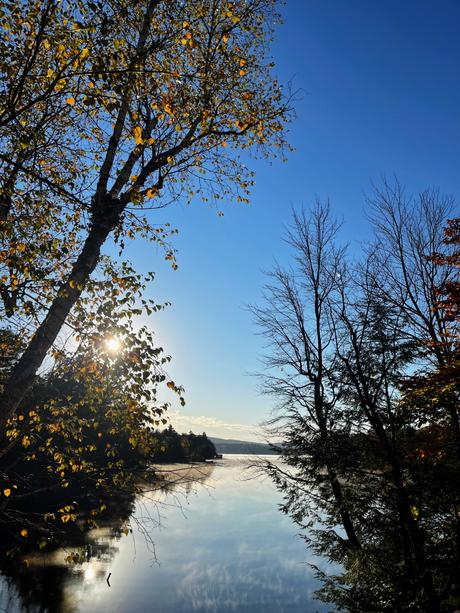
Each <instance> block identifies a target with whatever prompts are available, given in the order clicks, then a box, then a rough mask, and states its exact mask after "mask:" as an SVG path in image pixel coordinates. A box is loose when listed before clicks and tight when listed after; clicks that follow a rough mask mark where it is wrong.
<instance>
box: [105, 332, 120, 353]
mask: <svg viewBox="0 0 460 613" xmlns="http://www.w3.org/2000/svg"><path fill="white" fill-rule="evenodd" d="M104 345H105V348H106V351H108V353H118V352H119V351H120V349H121V342H120V339H118V338H117V337H116V336H110V337H109V338H106V339H105V341H104Z"/></svg>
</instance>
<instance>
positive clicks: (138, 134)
mask: <svg viewBox="0 0 460 613" xmlns="http://www.w3.org/2000/svg"><path fill="white" fill-rule="evenodd" d="M133 136H134V140H135V141H136V145H142V143H143V142H144V140H143V138H142V128H141V127H140V126H134V128H133Z"/></svg>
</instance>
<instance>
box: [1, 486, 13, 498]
mask: <svg viewBox="0 0 460 613" xmlns="http://www.w3.org/2000/svg"><path fill="white" fill-rule="evenodd" d="M3 494H4V495H5V496H6V497H7V498H8V496H11V490H10V488H9V487H7V488H6V489H4V490H3Z"/></svg>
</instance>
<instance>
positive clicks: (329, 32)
mask: <svg viewBox="0 0 460 613" xmlns="http://www.w3.org/2000/svg"><path fill="white" fill-rule="evenodd" d="M282 12H283V15H284V25H283V26H282V27H281V28H279V29H278V31H277V37H276V42H275V45H274V46H273V56H274V59H275V62H276V66H277V68H276V72H277V75H278V76H279V78H280V80H281V81H282V82H284V83H286V82H288V81H290V80H292V81H293V85H294V88H301V89H302V90H303V92H304V93H303V95H302V98H301V99H300V100H299V101H298V102H297V103H296V113H297V119H296V121H295V122H294V123H293V124H292V125H291V128H290V132H291V136H290V142H291V143H292V144H293V145H294V147H295V149H296V151H295V152H294V153H293V154H291V155H289V160H288V162H287V163H286V164H282V163H279V162H274V163H273V164H271V165H270V164H268V163H267V162H261V161H259V162H257V163H255V164H253V167H254V168H255V170H256V172H257V176H256V186H255V189H254V190H253V194H252V199H251V204H250V205H242V204H236V203H231V202H229V203H226V205H225V207H224V210H225V216H224V217H218V216H217V214H216V211H215V210H214V209H211V208H208V207H206V206H204V205H202V204H199V203H198V202H197V203H196V204H192V205H190V206H186V205H181V204H178V205H175V206H174V207H172V208H169V209H166V210H164V211H162V212H159V213H157V215H158V216H159V217H158V221H159V222H161V223H163V222H166V221H169V222H170V223H171V224H173V225H174V226H176V227H177V228H178V229H179V231H180V234H179V236H178V237H177V238H176V240H175V247H176V248H177V249H178V263H179V269H178V270H177V271H175V272H174V271H172V270H171V269H170V268H168V266H167V264H166V263H165V262H163V260H162V256H161V253H159V252H156V251H155V249H152V248H151V247H149V246H145V245H143V244H141V243H139V244H136V245H134V246H133V247H132V248H131V249H130V252H129V254H130V256H131V258H132V260H133V262H134V263H135V265H136V266H137V267H138V268H140V269H143V270H147V269H148V270H156V271H157V279H156V282H155V283H154V284H153V285H152V287H151V290H150V295H151V296H152V297H154V298H155V299H156V300H157V301H160V302H161V301H166V300H169V301H171V302H172V306H171V307H170V308H169V309H168V310H167V311H165V312H164V313H160V314H157V315H156V316H155V317H154V318H152V320H151V325H152V326H153V327H154V328H155V329H156V331H157V334H158V338H159V341H160V344H162V345H163V346H164V347H165V349H166V350H167V351H168V352H169V353H171V354H172V356H173V362H172V365H171V367H170V369H169V372H170V374H171V377H172V378H173V379H174V380H175V381H176V382H177V383H180V384H182V385H183V386H184V387H185V389H186V399H187V405H186V407H185V408H183V409H180V412H179V409H178V407H176V406H174V408H173V413H172V415H173V417H172V421H173V423H174V424H175V425H176V426H177V427H178V429H180V430H188V429H193V430H195V431H203V430H206V432H208V433H209V434H214V435H216V436H223V437H226V438H231V437H233V438H246V439H253V438H254V436H255V431H256V427H255V425H256V424H257V423H259V422H260V421H262V420H263V419H264V418H266V417H267V416H268V414H269V411H270V408H271V402H272V401H271V399H270V398H266V397H262V396H260V395H259V393H258V383H257V380H256V379H255V378H254V377H251V376H249V374H248V373H250V372H254V371H257V370H260V363H259V361H258V359H259V357H260V355H261V354H262V353H263V339H261V338H260V337H258V336H256V335H255V330H254V326H253V324H252V321H251V316H250V314H249V313H248V312H247V311H246V310H245V308H244V306H245V304H247V303H256V302H257V301H259V300H260V294H261V287H262V285H263V282H264V275H263V270H267V269H270V267H271V266H272V265H273V262H274V260H275V259H277V260H279V261H282V262H288V261H289V252H288V249H287V246H286V245H285V244H284V242H283V232H284V227H285V226H286V224H287V223H289V219H290V211H291V208H292V207H301V206H302V205H304V206H308V205H309V204H311V203H312V202H313V201H314V199H315V197H317V196H318V197H321V198H330V200H331V204H332V208H333V210H334V212H336V214H337V215H338V216H342V217H343V218H344V220H345V225H344V229H343V235H344V239H345V240H348V241H351V243H352V244H355V245H358V243H359V241H361V240H365V238H366V236H367V233H368V226H367V222H366V217H365V214H364V207H365V197H364V196H365V193H366V192H369V191H370V186H371V182H372V181H374V182H377V183H378V181H379V180H380V179H381V178H382V176H384V175H386V176H389V177H391V176H392V175H393V174H396V175H397V176H398V178H399V179H400V181H401V182H402V183H403V184H405V185H406V187H407V190H408V192H410V193H414V192H417V191H419V190H422V189H424V188H426V187H428V186H436V187H439V188H440V189H441V190H442V191H443V192H446V193H448V194H451V195H453V196H454V197H455V198H456V200H457V202H458V201H459V200H460V70H459V64H460V36H459V35H458V31H459V27H460V2H458V1H457V0H450V1H449V0H432V1H430V2H429V1H427V0H404V1H403V2H402V1H401V0H380V1H377V0H347V1H346V2H345V1H344V0H305V1H304V0H287V5H286V6H285V7H284V8H283V10H282ZM171 400H173V401H174V398H173V397H171Z"/></svg>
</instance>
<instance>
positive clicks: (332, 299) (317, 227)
mask: <svg viewBox="0 0 460 613" xmlns="http://www.w3.org/2000/svg"><path fill="white" fill-rule="evenodd" d="M385 202H386V201H385ZM438 204H439V203H437V201H435V202H433V201H432V200H430V201H429V202H428V203H427V201H426V200H424V199H422V200H421V201H420V202H419V203H418V206H419V207H420V211H419V208H418V207H417V206H416V205H415V203H412V206H413V209H411V216H409V212H408V210H406V209H404V213H403V212H402V210H400V209H397V212H396V213H395V211H394V210H393V209H392V208H391V207H387V206H386V204H385V206H383V205H382V206H383V212H384V213H385V215H387V217H385V220H388V219H390V220H392V221H394V220H395V219H396V220H399V221H398V222H395V225H394V226H391V227H389V226H386V225H385V224H384V223H383V221H382V225H380V226H378V227H377V229H376V236H377V237H378V241H377V240H376V241H375V243H373V246H374V247H373V250H372V251H370V250H367V252H366V253H365V257H362V258H360V259H358V260H357V261H356V262H353V261H351V259H350V257H349V256H348V255H347V252H346V251H345V250H343V249H340V248H339V247H338V242H337V229H338V228H337V226H336V224H335V223H334V222H333V220H332V218H331V216H330V211H329V208H328V207H327V206H324V205H316V206H315V208H314V209H313V211H312V212H311V213H310V215H308V214H306V213H304V212H302V213H300V214H299V213H294V223H293V225H292V228H291V229H290V233H289V235H288V242H289V244H290V245H291V246H292V247H293V260H294V264H293V267H292V269H290V270H283V269H281V268H280V267H279V266H277V267H276V268H275V269H274V271H273V272H272V273H270V282H269V284H268V285H267V286H266V288H265V295H264V300H265V303H264V305H263V306H262V307H256V308H253V313H254V315H255V319H256V323H257V325H258V326H259V329H260V331H261V332H262V334H263V335H264V336H265V338H266V339H267V341H268V344H267V355H266V357H265V358H264V365H265V367H266V369H265V371H264V372H263V373H262V374H261V377H262V382H263V390H264V391H265V392H267V393H269V394H271V395H273V396H274V397H275V398H276V399H277V401H278V402H277V405H276V409H277V414H276V415H275V417H274V418H273V420H271V422H269V425H270V426H272V427H273V428H274V432H275V434H276V440H280V439H281V441H282V444H280V445H278V450H279V452H280V454H281V455H282V458H283V460H284V463H283V464H281V465H280V464H277V463H273V462H267V463H265V465H264V468H265V470H266V471H268V473H269V474H270V476H271V477H272V478H273V479H274V481H275V483H276V484H277V486H278V487H279V489H280V490H281V492H282V493H283V496H284V503H283V506H282V509H283V511H285V512H287V513H289V514H290V515H291V517H292V518H293V519H294V520H295V521H296V522H297V523H298V524H299V525H300V526H302V527H303V528H306V529H307V532H306V538H307V540H308V542H309V544H310V546H312V547H313V549H314V550H315V551H317V552H318V553H320V554H322V555H326V556H327V557H328V558H329V559H331V560H333V561H336V562H338V563H340V564H341V566H342V569H343V572H342V573H340V574H338V575H335V576H334V577H326V576H325V575H321V573H320V572H319V574H320V575H321V576H322V578H323V580H324V585H325V587H324V590H323V591H322V595H323V596H324V597H325V598H326V599H329V600H331V598H332V599H335V601H336V602H337V603H338V604H339V605H340V606H350V603H354V605H353V606H354V608H353V607H351V608H350V609H349V610H356V611H368V610H379V611H380V610H382V611H387V610H388V611H391V610H394V608H395V606H396V607H398V606H400V603H401V602H403V607H404V609H405V610H412V611H425V612H428V611H430V612H432V611H440V610H443V608H442V607H444V606H447V605H446V603H447V602H448V601H449V599H451V600H452V602H457V600H458V590H457V587H456V583H455V579H454V577H455V576H456V572H457V571H458V568H459V560H460V556H459V552H460V547H459V540H458V534H459V531H458V525H459V522H458V508H459V500H460V498H459V490H458V485H457V480H458V479H457V476H458V461H457V459H456V458H457V455H456V453H455V448H454V447H453V446H452V445H451V444H450V441H451V440H452V434H451V430H452V429H451V421H450V416H451V412H450V411H449V410H448V409H449V408H450V409H452V407H454V409H455V411H457V409H458V397H457V396H456V400H455V402H452V400H453V397H452V393H451V390H446V389H444V391H443V393H442V394H441V393H439V394H438V390H436V389H434V388H433V387H432V388H431V395H432V396H434V395H436V396H437V398H436V403H435V404H437V405H439V406H438V407H436V408H434V407H433V403H431V404H430V403H429V402H428V400H427V399H428V398H429V391H430V390H428V393H425V395H424V396H422V395H420V396H419V397H418V404H417V402H415V401H413V402H412V406H410V394H408V393H407V391H406V390H407V384H406V387H405V386H404V385H403V383H404V382H405V381H407V380H410V379H411V378H413V377H414V370H415V369H418V371H419V374H418V376H419V377H420V376H422V375H423V376H426V375H427V374H428V379H426V382H427V385H428V388H429V387H430V384H431V383H432V381H431V380H430V375H429V373H430V371H431V369H432V368H433V365H436V364H437V363H438V359H439V356H441V359H444V360H445V361H446V364H447V363H450V362H448V361H447V356H454V355H455V347H456V341H455V339H454V338H453V337H452V334H451V332H450V330H451V323H450V322H449V316H448V313H450V312H451V310H450V309H446V310H441V304H442V302H440V303H439V306H438V307H437V308H438V309H439V310H438V312H437V313H434V312H432V311H431V310H430V309H431V305H433V304H434V302H435V300H436V299H437V298H435V297H436V296H439V290H438V289H437V287H436V284H437V283H439V282H440V280H442V279H446V280H449V279H451V276H452V270H448V271H446V270H443V269H439V267H442V266H443V264H441V263H438V262H437V261H433V258H432V257H431V256H430V255H429V253H430V252H428V253H427V252H426V247H427V245H429V244H436V240H437V237H438V236H439V232H438V227H436V228H435V227H434V226H435V220H438V222H439V223H441V227H442V220H444V222H445V214H446V212H447V211H446V210H445V209H443V208H442V207H441V208H439V207H438ZM443 215H444V217H443ZM419 219H422V220H424V222H426V223H427V224H428V229H425V226H424V222H420V223H419V222H418V221H417V220H419ZM414 220H415V221H414ZM398 224H399V225H398ZM394 228H396V239H395V237H394V233H393V229H394ZM398 228H399V230H398ZM398 232H400V234H398ZM398 237H399V238H398ZM427 237H428V238H427ZM395 241H396V242H395ZM430 241H431V242H430ZM449 257H454V256H449ZM440 287H445V286H444V285H441V286H440ZM447 287H450V286H449V285H448V286H447ZM434 338H437V339H438V340H439V342H440V343H441V347H436V346H435V344H434V341H433V339H434ZM454 385H455V383H454ZM438 387H439V386H438ZM456 393H457V392H455V394H456ZM447 396H449V398H450V405H451V406H450V407H449V402H447ZM424 404H425V406H423V405H424ZM414 409H415V410H414ZM430 411H432V414H431V415H430ZM440 413H441V415H442V419H440V418H439V414H440ZM334 477H335V479H334ZM350 527H351V528H352V529H351V530H350ZM341 529H343V531H344V532H345V534H346V536H347V539H344V538H343V537H341V535H340V530H341ZM354 537H355V539H356V540H354ZM454 569H455V570H454ZM382 585H383V586H384V587H385V589H382ZM401 594H403V595H404V596H403V597H402V596H401ZM401 598H403V601H402V600H401Z"/></svg>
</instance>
